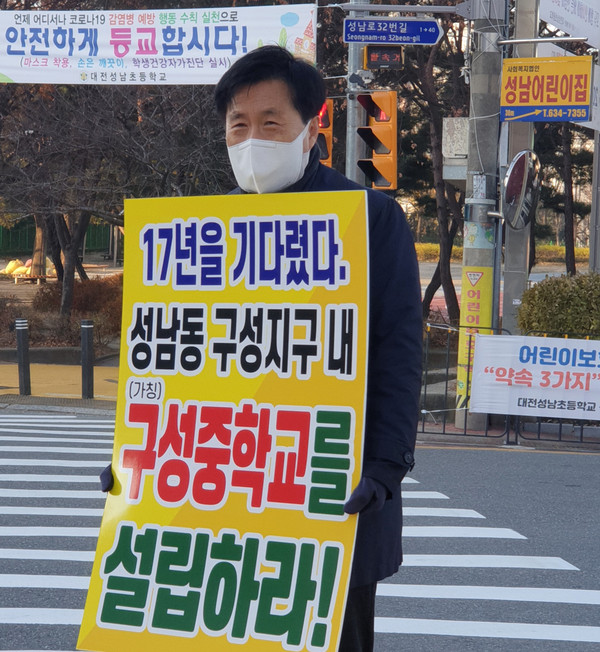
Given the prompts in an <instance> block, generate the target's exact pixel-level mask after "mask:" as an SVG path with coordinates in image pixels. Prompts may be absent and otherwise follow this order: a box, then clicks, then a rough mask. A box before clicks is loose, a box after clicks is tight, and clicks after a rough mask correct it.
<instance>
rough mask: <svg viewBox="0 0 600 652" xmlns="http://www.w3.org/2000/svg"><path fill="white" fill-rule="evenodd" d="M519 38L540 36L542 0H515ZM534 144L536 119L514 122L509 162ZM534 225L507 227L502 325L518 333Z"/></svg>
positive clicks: (528, 51) (526, 47) (522, 50)
mask: <svg viewBox="0 0 600 652" xmlns="http://www.w3.org/2000/svg"><path fill="white" fill-rule="evenodd" d="M515 11H516V13H515V31H514V37H513V38H515V39H534V38H537V36H538V23H539V20H538V0H518V2H516V3H515ZM514 47H518V48H519V52H518V54H519V57H535V56H536V45H535V43H525V44H520V45H518V46H514ZM532 148H533V122H511V123H510V124H509V125H508V162H510V161H511V160H512V159H513V157H514V156H515V155H516V154H518V153H519V152H520V151H522V150H524V149H532ZM530 230H531V226H530V225H527V226H526V227H525V228H524V229H520V230H518V231H516V230H514V229H511V228H510V227H509V226H506V227H505V234H504V238H505V240H504V299H503V302H502V328H504V329H505V330H507V331H508V332H509V333H511V334H512V335H517V334H518V332H519V328H518V326H517V311H518V309H519V306H520V305H521V297H522V296H523V292H525V290H526V289H527V279H528V276H529V236H530Z"/></svg>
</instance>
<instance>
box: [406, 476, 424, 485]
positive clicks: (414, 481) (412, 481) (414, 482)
mask: <svg viewBox="0 0 600 652" xmlns="http://www.w3.org/2000/svg"><path fill="white" fill-rule="evenodd" d="M402 484H420V482H419V481H418V480H415V479H414V478H407V477H404V478H402Z"/></svg>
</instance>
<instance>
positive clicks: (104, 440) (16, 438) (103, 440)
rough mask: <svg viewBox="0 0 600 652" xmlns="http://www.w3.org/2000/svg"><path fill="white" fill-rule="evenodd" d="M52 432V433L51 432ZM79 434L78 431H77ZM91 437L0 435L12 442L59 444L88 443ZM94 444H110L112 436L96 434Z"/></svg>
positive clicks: (2, 438) (1, 438) (1, 439)
mask: <svg viewBox="0 0 600 652" xmlns="http://www.w3.org/2000/svg"><path fill="white" fill-rule="evenodd" d="M53 434H54V433H53ZM77 434H79V433H77ZM90 439H92V438H91V437H86V438H81V439H80V438H78V437H77V435H74V436H73V437H44V436H43V435H40V436H38V437H23V436H22V435H12V436H7V437H0V441H10V442H12V443H13V444H14V443H15V442H19V444H20V443H22V442H25V441H35V442H40V443H41V442H44V443H46V442H50V443H52V442H54V443H57V444H58V443H60V444H89V443H90ZM93 440H94V444H111V443H112V441H113V437H112V436H110V437H109V436H108V435H106V434H105V435H98V436H95V437H94V438H93Z"/></svg>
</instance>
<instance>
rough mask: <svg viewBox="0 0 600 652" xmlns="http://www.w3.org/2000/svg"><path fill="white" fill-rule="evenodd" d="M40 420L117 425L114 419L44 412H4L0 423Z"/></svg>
mask: <svg viewBox="0 0 600 652" xmlns="http://www.w3.org/2000/svg"><path fill="white" fill-rule="evenodd" d="M36 421H39V422H40V423H48V425H51V426H53V425H54V423H51V422H57V423H58V424H59V425H60V424H63V425H69V426H70V425H75V424H78V425H83V424H90V423H91V424H93V425H113V426H114V425H115V420H114V419H82V418H79V417H78V416H77V415H75V414H59V415H57V414H44V415H43V416H40V415H36V414H26V415H20V414H3V415H1V416H0V423H3V424H4V423H24V424H28V423H33V422H36Z"/></svg>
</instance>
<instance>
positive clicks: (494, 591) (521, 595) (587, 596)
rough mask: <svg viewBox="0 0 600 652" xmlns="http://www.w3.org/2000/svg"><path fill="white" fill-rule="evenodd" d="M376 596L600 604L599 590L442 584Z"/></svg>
mask: <svg viewBox="0 0 600 652" xmlns="http://www.w3.org/2000/svg"><path fill="white" fill-rule="evenodd" d="M377 595H380V596H386V597H394V598H427V599H446V600H504V601H506V600H509V601H511V602H512V601H515V602H554V603H558V604H595V605H599V604H600V591H594V590H586V589H551V588H537V587H535V588H534V587H522V586H454V585H452V586H449V585H441V584H435V585H430V584H379V585H378V586H377Z"/></svg>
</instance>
